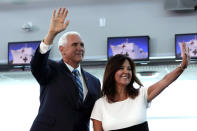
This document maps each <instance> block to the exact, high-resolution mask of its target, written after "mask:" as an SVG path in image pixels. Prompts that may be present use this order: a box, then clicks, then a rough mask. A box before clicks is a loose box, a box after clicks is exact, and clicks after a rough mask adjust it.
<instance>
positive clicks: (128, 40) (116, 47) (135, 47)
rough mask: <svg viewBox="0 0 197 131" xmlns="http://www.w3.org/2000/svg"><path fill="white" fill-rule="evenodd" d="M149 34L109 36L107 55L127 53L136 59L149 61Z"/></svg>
mask: <svg viewBox="0 0 197 131" xmlns="http://www.w3.org/2000/svg"><path fill="white" fill-rule="evenodd" d="M149 40H150V38H149V36H128V37H108V38H107V57H108V59H109V58H110V57H111V56H114V55H116V54H125V55H127V56H129V57H130V58H131V59H132V60H134V61H138V62H139V61H149Z"/></svg>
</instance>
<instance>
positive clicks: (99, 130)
mask: <svg viewBox="0 0 197 131" xmlns="http://www.w3.org/2000/svg"><path fill="white" fill-rule="evenodd" d="M92 121H93V128H94V131H103V128H102V123H101V121H98V120H95V119H92Z"/></svg>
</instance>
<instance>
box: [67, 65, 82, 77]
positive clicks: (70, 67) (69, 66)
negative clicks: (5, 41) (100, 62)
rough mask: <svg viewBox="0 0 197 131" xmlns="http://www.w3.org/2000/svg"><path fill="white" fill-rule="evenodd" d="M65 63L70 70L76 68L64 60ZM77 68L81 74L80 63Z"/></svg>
mask: <svg viewBox="0 0 197 131" xmlns="http://www.w3.org/2000/svg"><path fill="white" fill-rule="evenodd" d="M64 63H65V64H66V66H67V67H68V69H69V70H70V72H73V70H74V68H73V67H72V66H71V65H69V64H67V63H66V62H64ZM76 70H78V71H79V75H80V76H81V66H80V65H79V66H78V67H77V68H76Z"/></svg>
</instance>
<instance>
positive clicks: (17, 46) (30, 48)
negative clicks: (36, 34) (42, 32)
mask: <svg viewBox="0 0 197 131" xmlns="http://www.w3.org/2000/svg"><path fill="white" fill-rule="evenodd" d="M40 42H41V41H22V42H8V64H9V65H13V66H14V65H17V66H23V65H30V61H31V58H32V56H33V55H34V52H35V51H36V49H37V47H38V46H39V44H40Z"/></svg>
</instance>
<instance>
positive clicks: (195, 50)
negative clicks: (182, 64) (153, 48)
mask: <svg viewBox="0 0 197 131" xmlns="http://www.w3.org/2000/svg"><path fill="white" fill-rule="evenodd" d="M183 42H185V44H186V48H187V49H189V52H190V57H191V60H197V33H189V34H175V57H176V59H177V60H179V59H182V54H181V50H182V48H181V47H182V46H181V45H182V43H183Z"/></svg>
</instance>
